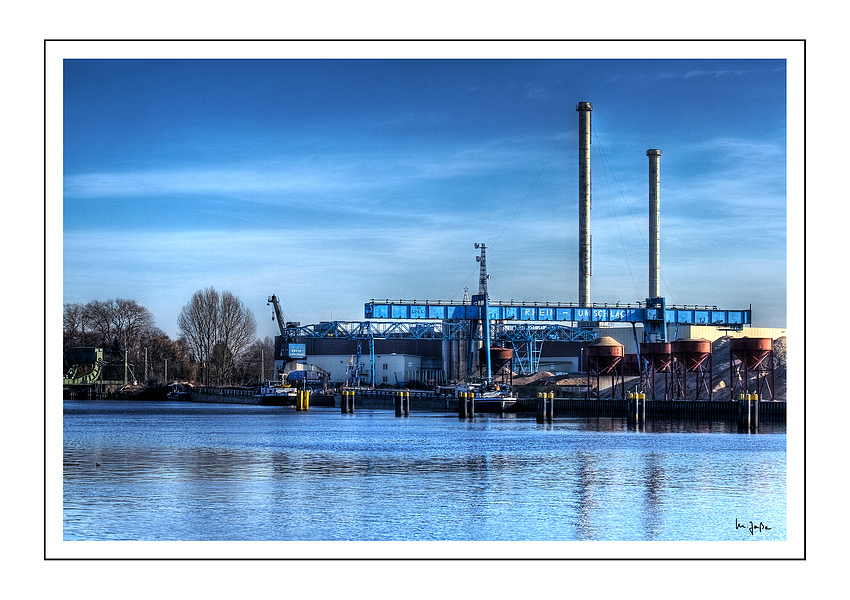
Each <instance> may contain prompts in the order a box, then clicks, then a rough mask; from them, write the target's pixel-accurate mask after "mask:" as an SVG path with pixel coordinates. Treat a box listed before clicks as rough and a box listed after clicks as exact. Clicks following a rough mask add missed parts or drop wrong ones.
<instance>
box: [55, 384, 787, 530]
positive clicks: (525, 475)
mask: <svg viewBox="0 0 850 600" xmlns="http://www.w3.org/2000/svg"><path fill="white" fill-rule="evenodd" d="M64 413H65V418H64V420H63V426H64V473H63V482H64V487H63V504H64V539H65V540H253V541H259V540H648V541H655V540H743V541H760V540H785V536H786V523H785V506H786V504H785V497H786V494H785V489H786V460H785V443H786V438H785V429H784V427H776V426H774V427H770V426H766V427H764V428H763V429H762V432H761V433H759V434H758V435H751V434H750V435H748V434H739V433H737V432H733V429H732V426H731V425H729V424H726V423H725V422H723V421H706V422H702V423H692V422H688V421H673V422H671V421H668V422H657V423H650V424H648V425H647V426H646V428H645V430H644V431H636V430H635V426H634V425H628V424H627V423H626V422H625V420H621V419H611V418H600V419H596V418H593V419H588V418H574V419H570V418H559V419H557V420H556V422H555V423H553V424H546V425H540V424H538V423H536V421H535V418H534V416H533V415H529V416H528V417H525V416H509V417H499V416H496V415H492V416H487V415H478V416H476V419H475V420H474V421H465V420H459V419H458V418H457V415H455V414H451V413H448V414H444V413H415V412H414V413H412V414H411V416H410V417H409V418H396V417H395V416H394V413H393V412H392V411H377V410H376V411H367V410H360V411H358V412H357V413H355V414H354V415H342V414H340V413H339V411H338V410H334V409H328V408H311V409H310V411H309V412H295V411H294V410H293V409H291V408H281V407H262V406H241V405H217V404H196V403H190V402H111V401H69V400H66V401H65V402H64ZM98 465H99V466H98ZM736 520H737V523H738V524H739V525H749V523H750V521H753V522H754V523H755V524H756V525H758V524H759V523H762V524H764V525H766V526H767V527H769V528H770V529H761V530H759V529H755V530H754V532H752V533H751V532H750V531H749V530H747V529H743V528H742V527H738V526H736Z"/></svg>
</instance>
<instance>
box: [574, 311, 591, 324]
mask: <svg viewBox="0 0 850 600" xmlns="http://www.w3.org/2000/svg"><path fill="white" fill-rule="evenodd" d="M574 314H575V320H576V321H590V320H591V319H590V317H591V314H590V309H589V308H577V309H575V311H574Z"/></svg>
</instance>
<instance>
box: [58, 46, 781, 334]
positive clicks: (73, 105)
mask: <svg viewBox="0 0 850 600" xmlns="http://www.w3.org/2000/svg"><path fill="white" fill-rule="evenodd" d="M785 67H786V64H785V61H784V60H781V59H756V60H735V59H713V60H693V59H657V60H638V59H629V60H613V59H612V60H531V59H523V60H490V59H480V60H445V59H444V60H401V59H391V60H359V59H344V60H103V59H94V60H77V59H68V60H65V61H64V72H63V84H64V89H63V103H64V104H63V107H64V108H63V145H64V152H63V160H64V174H63V188H64V193H63V203H62V209H63V212H62V215H63V299H64V301H65V302H88V301H90V300H95V299H98V300H106V299H109V298H118V297H120V298H132V299H134V300H136V301H137V302H139V303H140V304H141V305H143V306H145V307H147V308H148V309H150V310H151V312H152V313H153V315H154V318H155V320H156V324H157V326H158V327H160V328H161V329H163V330H164V331H165V332H166V333H168V334H169V335H170V336H172V337H177V335H178V330H177V315H178V314H179V312H180V310H181V308H182V307H183V306H184V305H185V304H186V303H187V302H188V301H189V299H190V297H191V295H192V294H193V293H194V292H195V291H197V290H199V289H202V288H205V287H208V286H214V287H215V288H216V289H219V290H225V289H227V290H230V291H232V292H233V293H235V294H236V295H238V296H239V297H240V298H241V299H242V300H243V301H244V302H245V303H246V305H247V306H248V307H249V308H250V309H251V310H252V311H254V313H255V315H256V316H257V320H258V325H259V327H258V334H259V335H260V336H261V337H263V336H265V335H274V334H275V333H276V324H275V323H273V322H272V321H271V309H270V308H268V307H267V306H266V299H267V297H268V296H269V295H271V294H277V295H278V296H279V297H280V298H281V301H282V303H283V310H284V312H285V314H286V317H287V318H288V319H289V320H297V321H301V322H302V323H313V322H318V321H324V320H330V319H334V320H351V321H356V320H362V319H363V304H364V303H365V302H367V301H368V300H369V299H371V298H375V299H386V298H390V299H405V300H414V299H416V300H426V299H427V300H460V299H461V298H462V297H463V290H464V287H468V288H469V290H470V292H471V293H474V292H475V291H476V290H477V286H478V266H477V263H476V262H475V256H476V254H477V251H476V250H475V248H474V243H475V242H485V243H486V244H487V247H488V254H487V264H488V268H489V273H490V276H491V279H490V284H489V291H490V296H491V298H492V299H493V300H517V301H550V302H555V301H560V302H570V301H576V300H577V299H578V206H577V199H578V165H577V161H578V141H577V137H578V128H577V113H576V111H575V106H576V104H577V103H578V102H582V101H587V102H591V103H592V105H593V113H592V147H591V166H592V173H593V209H592V212H591V231H592V235H593V266H592V269H593V271H592V277H591V284H590V297H591V300H592V301H593V302H635V301H637V300H643V299H644V298H646V296H647V291H648V290H647V286H648V283H647V279H648V274H647V273H648V261H647V253H648V248H647V247H648V235H647V227H648V226H647V212H648V209H647V205H648V183H647V180H648V167H647V165H648V159H647V157H646V150H647V149H649V148H660V149H661V151H662V153H663V156H662V158H661V235H662V240H661V278H662V283H661V288H662V294H663V295H664V296H666V297H667V300H668V303H674V304H709V305H717V306H718V307H720V308H727V309H736V308H747V307H748V306H749V305H751V304H752V308H753V316H754V324H755V325H757V326H764V327H784V326H785V325H786V315H785V312H786V303H785V302H786V301H785V291H786V214H787V211H786V108H785V106H786V104H785V101H786V69H785Z"/></svg>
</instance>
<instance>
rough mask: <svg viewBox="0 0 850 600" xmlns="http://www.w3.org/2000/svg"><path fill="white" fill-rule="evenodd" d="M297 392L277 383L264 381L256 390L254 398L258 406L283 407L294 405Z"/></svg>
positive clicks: (292, 388)
mask: <svg viewBox="0 0 850 600" xmlns="http://www.w3.org/2000/svg"><path fill="white" fill-rule="evenodd" d="M297 396H298V390H296V389H295V388H294V387H288V386H285V385H283V384H282V383H280V382H278V381H264V382H263V383H261V384H260V386H259V387H258V388H257V392H256V393H255V394H254V397H255V398H257V399H258V400H260V404H263V405H266V406H284V405H287V404H295V400H296V398H297Z"/></svg>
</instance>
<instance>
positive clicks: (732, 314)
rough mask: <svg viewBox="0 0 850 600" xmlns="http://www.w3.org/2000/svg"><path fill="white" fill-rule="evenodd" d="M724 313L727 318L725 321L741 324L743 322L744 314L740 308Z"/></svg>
mask: <svg viewBox="0 0 850 600" xmlns="http://www.w3.org/2000/svg"><path fill="white" fill-rule="evenodd" d="M726 314H727V316H726V318H727V319H728V320H727V323H730V324H732V325H742V324H743V323H744V315H743V314H742V313H741V311H740V310H730V311H729V312H728V313H726Z"/></svg>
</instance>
